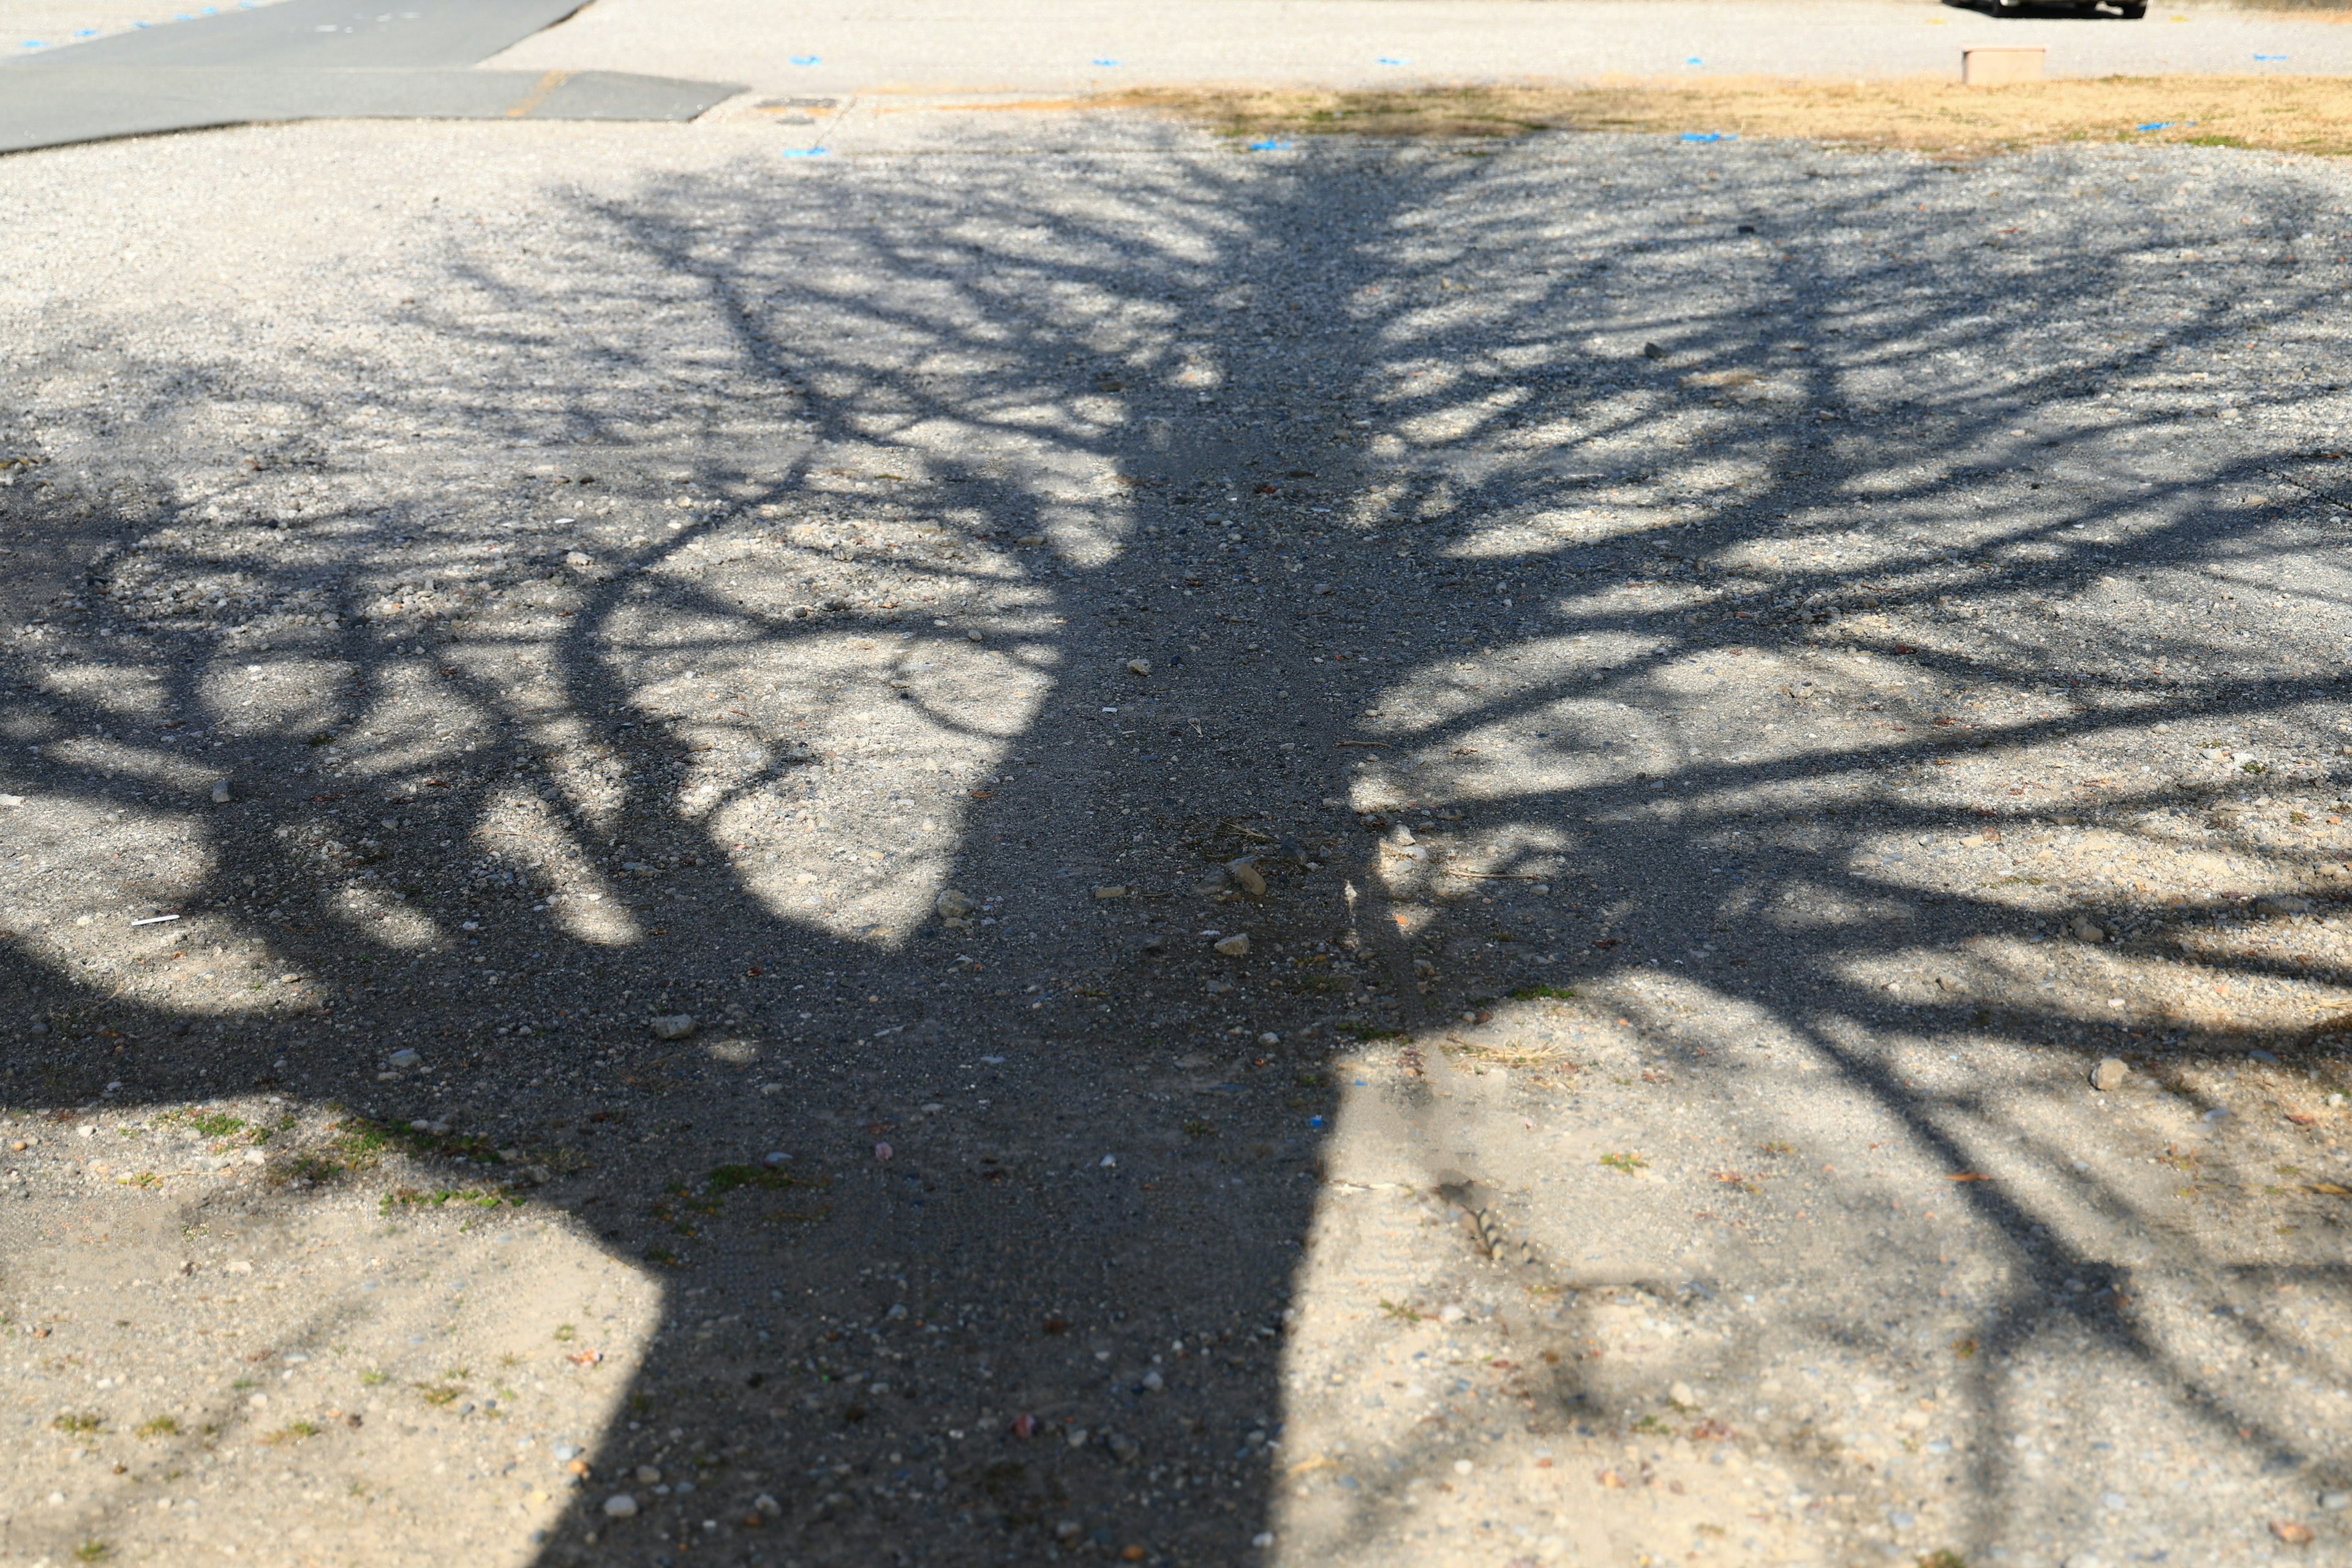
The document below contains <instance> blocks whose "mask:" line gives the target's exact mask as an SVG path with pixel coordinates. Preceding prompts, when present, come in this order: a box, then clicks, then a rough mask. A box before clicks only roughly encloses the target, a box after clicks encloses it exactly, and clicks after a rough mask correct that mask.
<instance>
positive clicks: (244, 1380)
mask: <svg viewBox="0 0 2352 1568" xmlns="http://www.w3.org/2000/svg"><path fill="white" fill-rule="evenodd" d="M229 1386H230V1387H231V1388H251V1387H253V1386H254V1382H253V1379H251V1378H249V1377H240V1378H238V1379H237V1380H236V1382H235V1383H232V1384H229Z"/></svg>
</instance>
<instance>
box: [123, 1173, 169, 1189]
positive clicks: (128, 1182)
mask: <svg viewBox="0 0 2352 1568" xmlns="http://www.w3.org/2000/svg"><path fill="white" fill-rule="evenodd" d="M114 1179H115V1180H116V1181H117V1182H119V1183H121V1184H122V1185H124V1186H126V1187H140V1188H146V1187H160V1186H162V1185H163V1177H161V1176H159V1175H157V1174H156V1173H154V1172H152V1171H141V1172H139V1173H137V1174H136V1175H130V1176H117V1177H115V1178H114Z"/></svg>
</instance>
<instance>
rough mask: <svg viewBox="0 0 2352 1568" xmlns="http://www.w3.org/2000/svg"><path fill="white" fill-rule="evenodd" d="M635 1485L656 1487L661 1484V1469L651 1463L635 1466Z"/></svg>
mask: <svg viewBox="0 0 2352 1568" xmlns="http://www.w3.org/2000/svg"><path fill="white" fill-rule="evenodd" d="M637 1485H639V1486H641V1487H657V1486H659V1485H661V1471H660V1470H659V1469H658V1468H656V1467H654V1466H652V1465H639V1466H638V1467H637Z"/></svg>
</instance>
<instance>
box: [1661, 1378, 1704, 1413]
mask: <svg viewBox="0 0 2352 1568" xmlns="http://www.w3.org/2000/svg"><path fill="white" fill-rule="evenodd" d="M1666 1403H1667V1404H1669V1405H1673V1406H1674V1407H1675V1409H1677V1410H1696V1409H1697V1408H1698V1395H1697V1394H1693V1393H1692V1392H1691V1385H1690V1384H1687V1383H1684V1382H1682V1381H1680V1380H1679V1379H1677V1380H1676V1381H1675V1382H1674V1383H1672V1384H1668V1385H1667V1387H1666Z"/></svg>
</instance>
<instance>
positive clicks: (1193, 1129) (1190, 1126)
mask: <svg viewBox="0 0 2352 1568" xmlns="http://www.w3.org/2000/svg"><path fill="white" fill-rule="evenodd" d="M1216 1135H1217V1130H1216V1129H1215V1128H1214V1127H1213V1126H1211V1125H1210V1124H1209V1123H1207V1122H1205V1121H1202V1120H1201V1119H1200V1118H1199V1117H1197V1116H1195V1117H1193V1118H1192V1120H1191V1121H1187V1122H1185V1123H1184V1136H1185V1137H1187V1138H1214V1137H1215V1136H1216Z"/></svg>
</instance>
